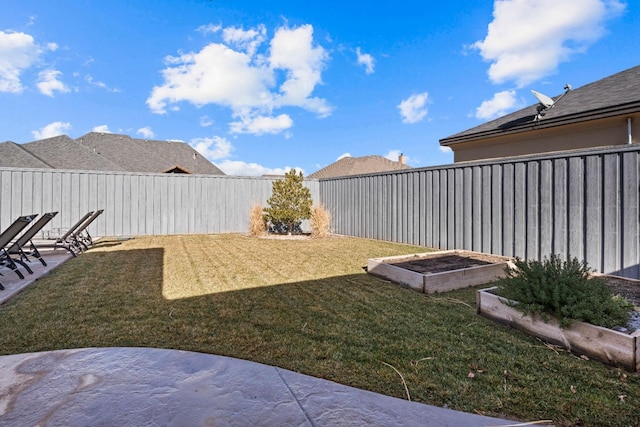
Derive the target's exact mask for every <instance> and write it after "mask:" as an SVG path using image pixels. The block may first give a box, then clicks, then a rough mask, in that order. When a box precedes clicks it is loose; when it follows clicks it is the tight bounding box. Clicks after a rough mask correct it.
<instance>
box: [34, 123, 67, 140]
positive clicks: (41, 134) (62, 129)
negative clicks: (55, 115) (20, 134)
mask: <svg viewBox="0 0 640 427" xmlns="http://www.w3.org/2000/svg"><path fill="white" fill-rule="evenodd" d="M69 129H71V123H65V122H53V123H49V124H48V125H46V126H45V127H43V128H41V129H40V130H34V131H33V132H31V133H32V134H33V137H34V138H35V139H36V140H38V139H47V138H52V137H54V136H58V135H62V134H64V133H66V132H67V131H68V130H69Z"/></svg>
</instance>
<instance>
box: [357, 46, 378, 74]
mask: <svg viewBox="0 0 640 427" xmlns="http://www.w3.org/2000/svg"><path fill="white" fill-rule="evenodd" d="M356 55H358V65H364V69H365V72H366V73H367V74H372V73H373V72H374V63H375V61H374V59H373V56H371V55H369V54H368V53H362V51H361V50H360V48H359V47H358V48H357V49H356Z"/></svg>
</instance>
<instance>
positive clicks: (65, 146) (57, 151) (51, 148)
mask: <svg viewBox="0 0 640 427" xmlns="http://www.w3.org/2000/svg"><path fill="white" fill-rule="evenodd" d="M22 147H23V148H24V149H26V150H28V151H29V152H30V153H32V154H34V155H35V156H38V157H39V158H40V159H46V162H47V163H48V164H49V165H51V167H52V168H54V169H77V170H99V171H124V170H126V169H124V168H123V167H122V166H119V165H117V164H115V163H113V162H112V161H110V160H109V159H107V158H105V157H103V156H100V155H99V154H98V153H96V152H94V151H93V150H91V149H89V148H87V147H85V146H84V145H81V144H78V143H77V142H76V141H75V140H73V139H71V138H69V137H68V136H67V135H59V136H54V137H53V138H47V139H41V140H39V141H34V142H29V143H27V144H23V145H22Z"/></svg>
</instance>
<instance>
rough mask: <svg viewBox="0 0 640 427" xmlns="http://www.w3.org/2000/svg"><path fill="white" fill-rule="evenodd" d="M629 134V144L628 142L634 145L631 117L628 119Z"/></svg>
mask: <svg viewBox="0 0 640 427" xmlns="http://www.w3.org/2000/svg"><path fill="white" fill-rule="evenodd" d="M627 133H628V134H629V142H627V144H633V138H632V137H631V117H627Z"/></svg>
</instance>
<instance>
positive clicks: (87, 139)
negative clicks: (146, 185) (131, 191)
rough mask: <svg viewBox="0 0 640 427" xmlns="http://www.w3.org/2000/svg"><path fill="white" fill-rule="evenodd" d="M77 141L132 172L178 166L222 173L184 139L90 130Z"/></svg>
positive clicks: (161, 170) (153, 170)
mask: <svg viewBox="0 0 640 427" xmlns="http://www.w3.org/2000/svg"><path fill="white" fill-rule="evenodd" d="M77 141H78V142H79V143H80V144H82V145H84V146H85V147H89V148H90V149H92V150H95V152H96V153H98V154H100V155H101V156H103V157H104V158H106V159H109V160H110V161H111V162H113V163H115V164H117V165H120V166H122V167H123V168H124V169H125V170H128V171H132V172H150V173H163V172H167V171H171V170H174V169H175V168H176V167H178V168H180V169H182V170H185V171H187V172H189V173H193V174H206V175H224V172H222V171H221V170H220V169H218V168H217V167H216V166H215V165H214V164H213V163H211V162H209V161H208V160H207V159H206V158H204V157H202V156H201V155H200V154H198V152H197V151H195V150H194V149H193V148H192V147H191V146H189V145H188V144H185V143H184V142H173V141H154V140H144V139H135V138H131V137H130V136H128V135H119V134H113V133H99V132H90V133H88V134H86V135H84V136H81V137H80V138H78V139H77Z"/></svg>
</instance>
